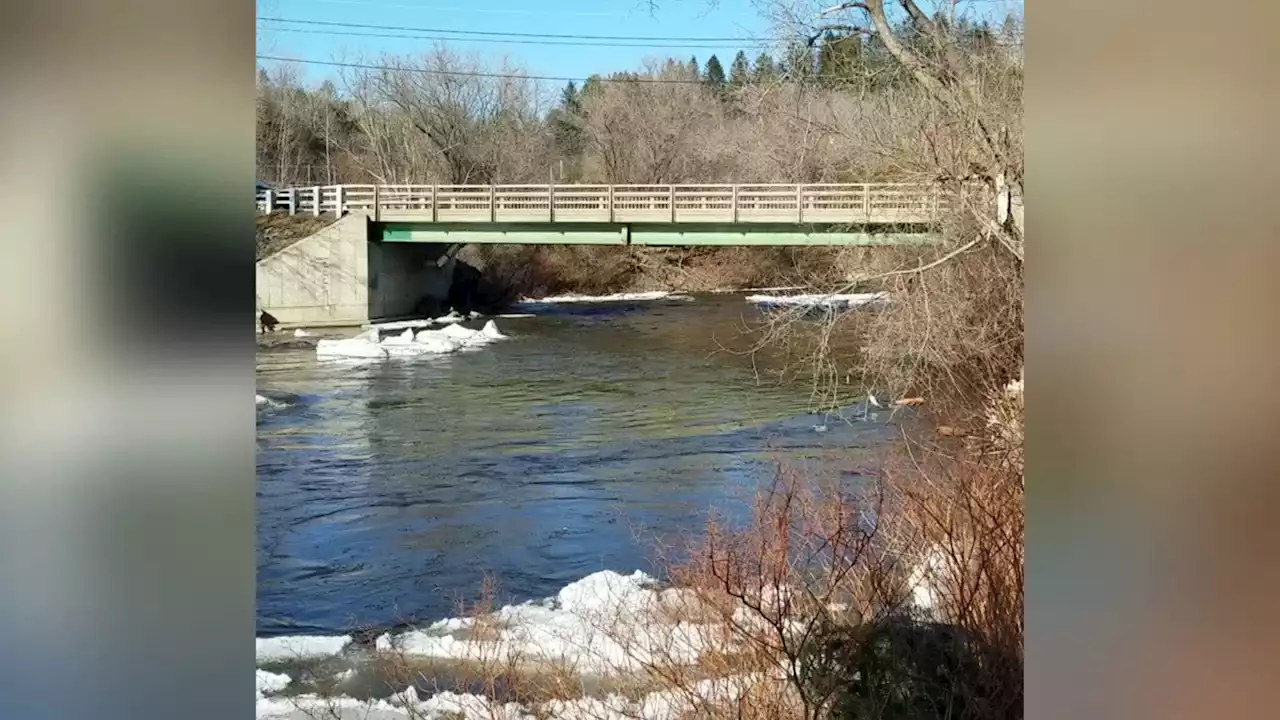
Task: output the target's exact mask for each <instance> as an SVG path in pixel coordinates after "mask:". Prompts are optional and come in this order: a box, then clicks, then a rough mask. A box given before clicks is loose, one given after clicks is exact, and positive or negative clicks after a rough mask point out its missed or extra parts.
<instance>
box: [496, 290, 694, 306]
mask: <svg viewBox="0 0 1280 720" xmlns="http://www.w3.org/2000/svg"><path fill="white" fill-rule="evenodd" d="M692 299H693V298H691V297H689V296H688V295H680V294H678V293H673V292H668V291H665V290H658V291H654V292H634V293H614V294H612V295H553V296H551V297H544V298H536V299H534V298H525V299H523V300H521V301H520V302H519V303H517V304H518V305H557V304H561V303H609V302H635V301H641V300H692Z"/></svg>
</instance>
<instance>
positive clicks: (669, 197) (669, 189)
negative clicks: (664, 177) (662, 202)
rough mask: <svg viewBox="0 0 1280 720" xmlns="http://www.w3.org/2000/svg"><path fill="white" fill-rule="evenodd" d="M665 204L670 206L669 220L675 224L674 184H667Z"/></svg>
mask: <svg viewBox="0 0 1280 720" xmlns="http://www.w3.org/2000/svg"><path fill="white" fill-rule="evenodd" d="M667 204H668V205H670V206H671V222H672V224H675V221H676V186H675V185H668V186H667Z"/></svg>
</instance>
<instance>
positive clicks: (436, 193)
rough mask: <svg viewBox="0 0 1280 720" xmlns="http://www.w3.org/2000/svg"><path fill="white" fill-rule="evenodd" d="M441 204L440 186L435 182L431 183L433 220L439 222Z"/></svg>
mask: <svg viewBox="0 0 1280 720" xmlns="http://www.w3.org/2000/svg"><path fill="white" fill-rule="evenodd" d="M439 205H440V186H439V185H436V184H434V183H433V184H432V185H431V222H438V221H439V220H440V208H439Z"/></svg>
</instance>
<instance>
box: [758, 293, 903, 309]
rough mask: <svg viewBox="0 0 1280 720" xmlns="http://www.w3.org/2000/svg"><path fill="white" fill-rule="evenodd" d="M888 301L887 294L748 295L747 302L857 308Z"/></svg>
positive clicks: (771, 304) (769, 304) (766, 304)
mask: <svg viewBox="0 0 1280 720" xmlns="http://www.w3.org/2000/svg"><path fill="white" fill-rule="evenodd" d="M888 301H889V293H885V292H878V293H833V294H827V295H823V294H806V295H748V296H747V302H749V303H752V304H753V305H764V306H792V307H793V306H803V305H813V306H823V307H858V306H861V305H878V304H882V303H886V302H888Z"/></svg>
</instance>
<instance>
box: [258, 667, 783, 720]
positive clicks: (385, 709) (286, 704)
mask: <svg viewBox="0 0 1280 720" xmlns="http://www.w3.org/2000/svg"><path fill="white" fill-rule="evenodd" d="M764 681H766V679H765V678H763V677H759V676H755V675H742V676H733V677H725V678H716V679H711V680H702V681H700V682H697V683H694V684H693V685H692V686H690V687H689V688H688V690H687V691H685V692H677V691H672V690H660V691H657V692H652V693H649V694H647V695H643V696H641V697H639V698H636V699H634V700H633V699H628V698H626V697H623V696H621V695H617V694H610V695H606V696H604V697H580V698H573V699H570V700H550V701H548V702H545V703H543V704H541V705H539V706H537V707H526V706H524V705H520V704H519V703H514V702H512V703H506V704H502V703H497V702H494V701H492V700H489V699H488V698H485V697H481V696H479V695H472V694H468V693H462V694H459V693H453V692H441V693H436V694H434V695H432V696H431V697H429V698H427V699H426V700H421V699H419V696H418V693H417V691H416V690H415V689H414V688H412V687H409V688H405V690H403V691H401V692H399V693H396V694H395V695H393V696H392V697H391V698H390V699H387V700H356V699H354V698H350V697H341V696H340V697H329V698H326V697H320V696H317V695H310V694H307V695H296V696H294V697H289V698H259V699H258V705H257V713H256V714H257V717H258V718H281V719H282V720H283V719H286V718H289V719H292V718H298V719H299V720H302V719H303V718H305V719H306V720H313V719H314V718H317V717H323V718H329V719H331V720H347V719H348V718H350V719H352V720H355V719H357V718H358V719H359V720H381V719H384V718H385V719H387V720H390V719H391V718H397V719H398V718H419V719H422V720H446V719H447V720H456V719H458V718H462V719H463V720H588V719H589V720H680V719H681V718H687V717H690V716H691V715H692V714H695V713H696V711H697V710H698V709H700V708H705V706H706V705H707V704H713V705H722V706H732V705H733V704H734V703H736V702H737V701H738V700H739V699H740V698H742V697H743V696H744V695H746V693H747V691H748V690H750V689H751V688H752V687H753V686H755V685H757V684H759V683H761V682H764Z"/></svg>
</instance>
